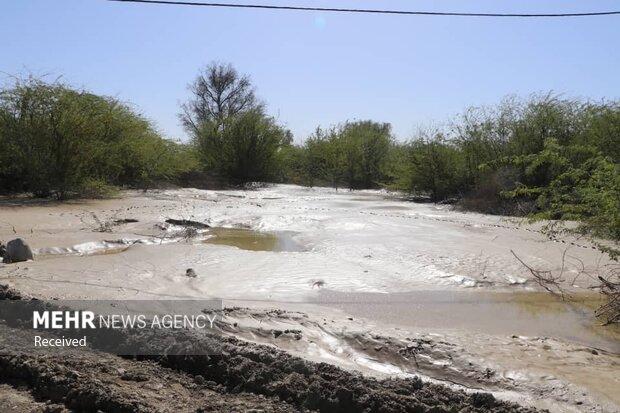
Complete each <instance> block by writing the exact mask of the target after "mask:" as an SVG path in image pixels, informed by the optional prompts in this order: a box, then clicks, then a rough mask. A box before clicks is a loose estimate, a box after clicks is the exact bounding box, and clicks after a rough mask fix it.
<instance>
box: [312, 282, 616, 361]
mask: <svg viewBox="0 0 620 413" xmlns="http://www.w3.org/2000/svg"><path fill="white" fill-rule="evenodd" d="M318 302H319V303H322V304H323V305H326V306H329V307H335V308H338V309H341V310H344V311H345V312H347V313H349V314H351V315H353V316H357V317H362V318H365V319H368V320H371V321H373V322H377V323H380V324H385V325H392V326H400V327H404V328H407V327H409V328H411V327H414V328H423V329H426V330H429V331H433V330H435V331H446V330H454V331H468V332H480V333H485V334H501V335H518V336H539V337H554V338H561V339H564V340H567V341H570V342H574V343H577V344H581V345H584V346H588V347H594V348H599V349H603V350H606V351H610V352H613V353H616V354H620V329H619V328H618V326H606V327H603V326H601V325H600V323H599V322H598V321H597V320H596V318H595V317H594V315H593V311H594V309H595V308H596V307H597V306H598V305H599V304H600V303H601V301H600V297H599V296H598V295H596V294H590V293H588V294H577V295H574V296H573V300H572V301H570V302H565V301H562V300H560V299H557V298H555V297H553V296H551V295H549V294H547V293H535V292H479V291H472V292H467V291H417V292H409V293H391V294H373V293H338V292H333V291H326V290H325V291H322V292H321V294H320V298H319V299H318Z"/></svg>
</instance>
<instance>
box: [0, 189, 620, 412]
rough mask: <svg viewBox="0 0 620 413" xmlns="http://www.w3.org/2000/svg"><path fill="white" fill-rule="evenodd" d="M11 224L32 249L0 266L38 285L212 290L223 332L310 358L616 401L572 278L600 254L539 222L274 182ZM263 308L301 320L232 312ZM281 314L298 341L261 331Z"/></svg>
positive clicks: (44, 294) (550, 401)
mask: <svg viewBox="0 0 620 413" xmlns="http://www.w3.org/2000/svg"><path fill="white" fill-rule="evenodd" d="M170 220H176V221H172V222H178V221H179V220H184V221H185V222H193V223H196V224H197V225H196V226H195V227H191V226H190V227H188V226H187V225H177V224H171V223H170ZM167 221H168V222H167ZM207 226H208V228H207ZM18 236H19V237H22V238H24V239H25V240H26V241H27V242H28V243H29V244H30V245H31V247H33V249H34V252H35V260H34V261H32V262H27V263H19V264H10V265H1V264H0V278H1V279H2V283H8V284H10V285H11V287H13V288H16V289H17V290H19V291H23V292H26V293H28V294H32V295H34V296H37V297H41V298H56V299H93V298H95V299H103V298H107V299H153V298H165V299H171V298H179V299H182V298H222V299H224V300H225V304H228V305H231V306H237V307H243V308H246V310H244V311H242V312H240V313H238V314H236V315H235V316H231V320H233V319H234V321H235V323H236V326H237V327H235V328H234V329H233V328H231V331H230V332H231V334H235V335H237V336H239V337H242V338H245V339H248V340H252V341H256V342H261V343H268V344H271V345H276V346H279V347H281V348H284V349H286V350H288V351H291V352H293V353H295V354H298V355H301V356H304V357H307V358H310V359H312V360H317V361H327V362H332V363H335V364H339V365H341V366H344V367H346V368H351V369H356V370H360V371H363V372H364V373H366V374H376V375H412V374H416V375H420V376H421V377H424V378H426V379H427V380H436V381H439V382H444V383H449V384H451V385H455V386H459V387H462V388H477V389H485V390H488V391H492V392H493V393H494V394H496V395H498V396H499V397H504V398H507V399H510V400H516V401H519V402H527V403H530V404H532V405H533V406H536V407H544V408H549V409H551V410H555V411H601V412H603V411H614V410H615V409H617V408H618V406H620V397H619V396H618V394H617V393H618V392H617V391H615V390H617V389H618V388H619V387H620V381H619V380H620V379H619V378H618V374H617V372H618V366H619V364H618V362H619V357H618V355H619V354H620V345H619V343H620V340H619V339H618V337H619V336H620V335H619V334H618V330H617V329H616V328H614V327H602V326H600V323H599V322H598V321H597V320H596V319H595V318H594V316H593V309H594V308H595V307H596V305H597V300H598V299H599V297H598V296H597V295H596V294H594V293H593V292H592V290H591V288H590V287H592V280H591V278H589V277H587V276H585V275H584V274H585V273H588V274H592V273H596V271H599V270H600V269H601V268H603V267H604V266H605V265H606V264H608V261H607V260H606V258H605V256H604V255H603V254H602V253H601V252H599V251H598V250H597V249H596V248H595V247H594V246H592V245H590V244H588V243H587V242H585V241H583V240H574V239H570V238H565V239H549V238H548V237H547V236H546V235H545V234H544V233H543V231H542V224H529V223H527V222H525V221H523V220H520V219H515V218H509V217H499V216H490V215H484V214H476V213H464V212H458V211H455V210H454V208H452V207H451V206H447V205H435V204H430V203H427V204H422V203H415V202H411V201H409V200H407V199H406V198H405V197H404V196H403V195H402V194H398V193H391V192H388V191H347V190H335V189H328V188H303V187H297V186H291V185H275V186H268V187H265V188H262V189H257V190H251V191H242V190H231V191H205V190H197V189H178V190H162V191H148V192H137V191H135V192H133V191H126V192H123V193H122V196H120V197H119V198H117V199H109V200H96V201H72V202H69V203H54V202H44V201H41V202H35V201H27V200H9V199H4V200H1V202H0V239H2V240H7V239H11V238H15V237H18ZM516 257H519V258H520V259H521V260H522V261H524V262H526V263H527V264H528V265H529V266H531V267H533V268H537V269H541V270H548V271H552V273H554V274H561V276H562V279H563V281H562V288H563V289H564V290H566V291H567V292H568V293H570V295H571V297H572V300H570V301H563V300H561V299H558V298H557V297H554V296H551V295H549V294H548V293H546V292H543V290H542V289H541V288H540V286H538V285H537V283H536V282H535V280H534V279H533V277H532V275H531V273H530V272H529V270H528V269H527V268H526V267H525V266H524V265H523V264H522V263H521V262H519V260H518V259H517V258H516ZM188 269H192V271H193V272H194V273H195V274H196V277H195V278H191V277H187V275H186V274H187V270H188ZM270 308H277V309H280V310H283V311H286V312H291V313H295V314H296V313H303V314H304V315H305V316H306V317H307V318H305V319H304V320H305V321H304V320H301V321H300V319H298V318H296V317H280V318H278V317H275V318H273V319H269V320H264V323H262V324H261V325H260V326H258V325H255V318H256V315H255V316H254V317H249V316H247V314H250V313H251V312H252V311H264V312H265V314H269V309H270ZM231 322H232V321H231ZM281 324H283V325H284V326H289V327H291V328H293V327H295V326H297V328H302V329H303V330H304V331H305V334H304V339H303V340H300V342H287V341H284V340H282V339H280V340H279V341H278V340H274V339H273V337H271V336H270V335H268V334H266V335H262V334H261V333H260V330H261V329H263V330H265V329H266V330H269V329H274V328H279V327H278V326H279V325H281ZM412 337H413V338H417V339H420V340H422V339H424V340H431V342H433V343H435V344H434V346H430V347H428V352H427V353H424V352H421V353H420V354H419V355H418V357H417V359H416V360H415V362H413V361H412V360H409V359H408V358H405V359H401V358H402V357H401V356H402V354H401V353H399V352H398V351H397V350H394V351H392V350H390V349H397V348H400V347H393V346H392V345H393V344H394V343H398V342H399V340H401V341H403V340H404V341H406V339H407V338H412ZM404 341H403V342H404ZM377 348H381V350H380V351H377V350H376V349H377ZM431 349H432V350H431ZM399 354H400V355H399ZM425 357H426V359H425ZM421 359H422V360H423V361H421ZM407 360H408V361H407ZM487 370H488V372H487ZM487 376H488V377H487Z"/></svg>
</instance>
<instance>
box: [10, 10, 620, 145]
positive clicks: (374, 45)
mask: <svg viewBox="0 0 620 413" xmlns="http://www.w3.org/2000/svg"><path fill="white" fill-rule="evenodd" d="M229 2H234V1H233V0H230V1H229ZM243 2H250V0H245V1H242V3H243ZM254 2H255V3H265V4H294V5H316V6H341V7H367V8H391V9H409V10H411V9H417V10H437V11H448V10H450V11H465V12H467V11H472V12H475V11H478V12H557V11H561V12H570V11H595V10H610V9H620V4H618V2H617V1H611V0H610V1H603V0H600V1H599V0H588V1H585V0H581V1H570V0H568V1H567V0H553V1H552V0H547V1H544V0H531V1H523V0H521V1H516V0H504V1H501V2H500V1H497V0H470V1H464V0H443V1H423V0H420V1H414V0H381V1H379V0H376V1H373V0H365V1H363V0H341V1H337V0H331V1H320V0H270V1H269V0H256V1H254ZM0 38H1V39H2V41H1V42H0V71H1V72H5V73H10V74H24V73H28V72H32V73H34V74H43V73H52V74H54V75H60V74H62V75H63V76H64V78H65V80H66V81H68V82H70V83H71V84H73V85H75V86H81V87H85V88H88V89H90V90H92V91H94V92H96V93H101V94H106V95H112V96H116V97H118V98H120V99H122V100H125V101H129V102H132V103H133V104H134V105H135V106H136V108H138V109H139V110H140V111H141V112H142V113H143V114H145V115H146V116H147V117H149V118H150V119H152V120H153V121H155V123H156V124H157V125H158V127H159V129H160V130H161V131H162V132H163V133H165V135H166V136H168V137H172V138H181V139H186V136H185V133H184V132H183V130H182V128H181V126H180V125H179V122H178V118H177V113H178V111H179V109H178V107H179V103H180V102H182V101H184V100H186V99H187V98H188V91H187V84H188V83H189V82H190V81H191V80H192V79H193V78H194V77H195V75H196V73H197V71H198V69H199V68H200V67H201V66H203V65H205V64H206V63H208V62H209V61H212V60H218V61H223V62H231V63H233V64H234V65H235V66H236V67H237V68H238V69H239V70H240V71H241V72H244V73H247V74H249V75H250V76H251V77H252V80H253V82H254V84H255V85H256V88H257V92H258V95H259V96H260V97H261V98H262V99H264V100H265V101H266V102H267V104H268V108H269V111H270V113H271V114H273V115H274V116H276V117H277V118H278V119H279V120H280V122H282V123H283V124H285V125H287V126H288V127H289V128H290V129H291V130H292V131H293V132H294V134H295V137H296V140H297V141H301V140H302V139H304V138H305V137H306V136H307V135H308V134H309V133H310V132H312V131H313V130H314V129H315V127H316V126H317V125H323V126H327V125H330V124H335V123H338V122H341V121H345V120H352V119H366V118H370V119H374V120H377V121H384V122H390V123H392V125H393V127H394V132H395V134H396V135H397V136H398V137H399V138H400V139H407V138H410V137H411V135H412V133H413V132H414V131H415V129H416V126H417V125H424V124H429V123H437V122H443V121H446V120H448V119H449V118H450V117H451V116H453V115H455V114H457V113H459V112H460V111H462V110H463V109H464V108H465V107H466V106H469V105H480V104H492V103H495V102H497V101H499V100H500V99H501V98H502V97H503V96H505V95H507V94H517V95H528V94H530V93H533V92H539V91H549V90H553V91H556V92H562V93H565V94H566V95H568V96H577V97H584V98H594V99H600V98H603V97H605V98H609V99H618V98H620V78H619V75H620V16H609V17H598V18H582V19H558V20H550V19H539V20H523V19H480V18H459V17H414V16H380V15H341V14H327V13H299V12H276V11H260V10H239V9H233V10H225V9H208V8H192V7H173V6H155V5H140V4H126V3H112V2H107V1H104V0H54V1H52V0H2V1H1V2H0Z"/></svg>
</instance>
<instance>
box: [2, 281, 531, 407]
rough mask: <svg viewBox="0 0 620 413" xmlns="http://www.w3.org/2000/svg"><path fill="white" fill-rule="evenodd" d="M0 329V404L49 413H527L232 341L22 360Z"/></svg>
mask: <svg viewBox="0 0 620 413" xmlns="http://www.w3.org/2000/svg"><path fill="white" fill-rule="evenodd" d="M21 298H22V297H21V294H19V293H17V292H16V291H14V290H11V289H9V288H7V287H3V288H1V289H0V299H21ZM52 304H53V303H52ZM0 329H2V330H3V331H2V334H1V335H0V381H1V383H2V384H5V385H11V386H12V387H11V388H7V387H4V388H0V398H2V399H6V400H8V399H9V398H13V397H14V396H15V395H14V393H15V392H21V393H23V392H24V390H26V389H27V391H28V392H29V393H30V394H31V395H32V398H33V400H37V401H38V402H44V403H46V405H45V407H44V408H46V409H48V410H49V411H54V410H52V409H55V410H56V411H63V410H62V408H61V407H60V406H58V405H62V406H64V408H67V409H73V410H78V411H97V410H101V411H110V412H150V411H154V412H155V411H156V412H159V411H173V410H176V411H236V410H245V411H247V410H249V409H252V408H260V409H262V410H263V411H273V412H287V411H298V410H309V411H319V412H362V411H367V412H379V411H380V412H453V411H460V412H489V411H492V412H530V411H532V412H533V411H534V409H529V408H523V407H519V406H518V405H516V404H513V403H507V402H503V401H499V400H497V399H496V398H495V397H493V396H492V395H491V394H488V393H471V394H469V393H465V392H463V391H457V390H454V389H450V388H448V387H446V386H442V385H437V384H432V383H427V382H423V381H422V380H420V379H419V378H417V377H412V378H408V379H386V380H378V379H375V378H372V377H367V376H364V375H362V374H359V373H354V372H350V371H346V370H343V369H341V368H338V367H336V366H333V365H329V364H326V363H313V362H309V361H306V360H303V359H301V358H299V357H295V356H292V355H290V354H288V353H286V352H284V351H282V350H278V349H276V348H274V347H270V346H264V345H257V344H253V343H249V342H245V341H241V340H239V339H237V338H234V337H230V336H229V337H223V338H222V346H223V353H222V355H217V356H183V357H181V356H149V357H142V358H139V359H124V358H121V357H118V356H114V355H110V354H106V353H102V352H99V351H97V350H96V349H92V348H88V349H83V350H69V351H63V352H62V353H60V354H54V353H53V352H52V353H46V354H34V353H33V352H32V351H28V350H27V349H28V348H31V347H32V342H33V336H34V333H33V332H32V331H31V330H28V329H16V328H13V327H9V325H7V324H6V323H1V324H0ZM151 340H157V337H151ZM2 389H4V390H5V391H4V393H2ZM25 403H30V401H29V400H26V402H25ZM33 403H34V402H33ZM36 407H37V408H39V407H41V406H36Z"/></svg>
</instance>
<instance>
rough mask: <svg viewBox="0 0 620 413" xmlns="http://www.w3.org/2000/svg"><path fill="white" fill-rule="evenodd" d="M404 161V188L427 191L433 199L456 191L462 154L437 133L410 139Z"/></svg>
mask: <svg viewBox="0 0 620 413" xmlns="http://www.w3.org/2000/svg"><path fill="white" fill-rule="evenodd" d="M407 165H408V171H407V174H406V178H405V179H406V181H405V184H406V186H405V188H407V189H408V190H410V191H411V192H414V193H428V194H429V195H430V198H431V200H432V201H433V202H437V201H442V200H445V199H448V198H451V197H455V196H457V195H459V193H460V191H461V189H462V179H461V178H462V176H463V175H462V171H463V154H462V153H461V152H459V150H458V148H457V147H456V146H455V145H453V144H451V143H449V142H446V141H445V139H444V138H443V137H442V136H441V135H437V136H435V137H433V138H432V139H423V138H420V139H417V140H414V141H412V142H411V143H410V144H409V145H408V162H407Z"/></svg>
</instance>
